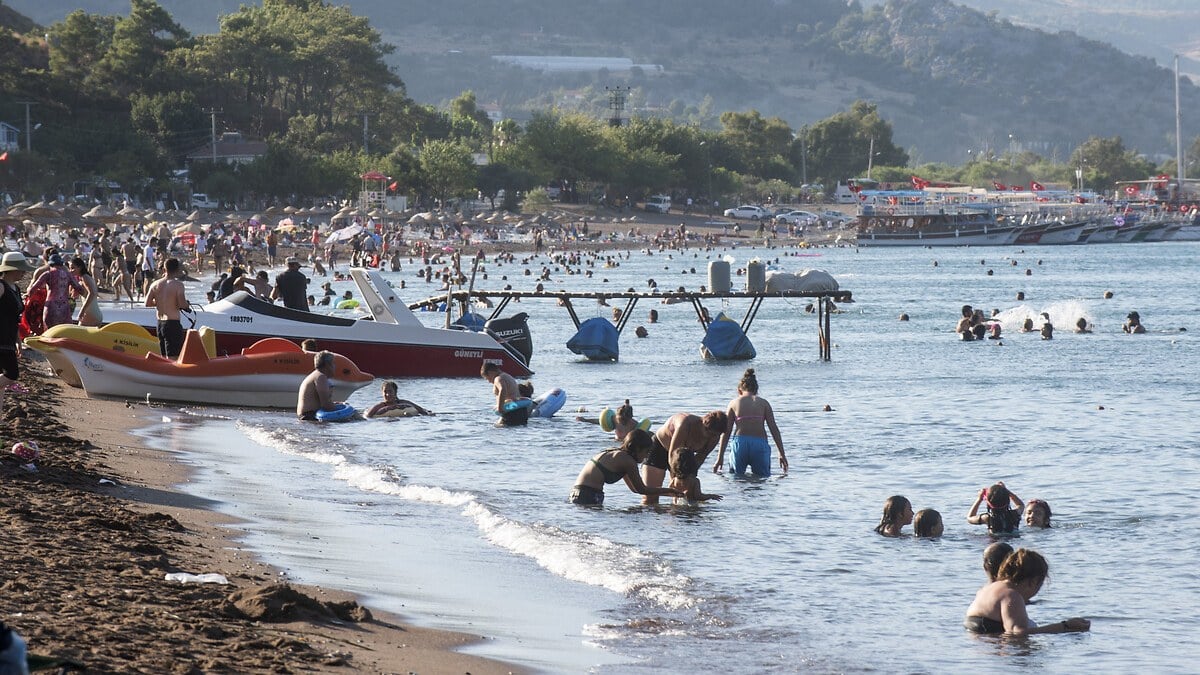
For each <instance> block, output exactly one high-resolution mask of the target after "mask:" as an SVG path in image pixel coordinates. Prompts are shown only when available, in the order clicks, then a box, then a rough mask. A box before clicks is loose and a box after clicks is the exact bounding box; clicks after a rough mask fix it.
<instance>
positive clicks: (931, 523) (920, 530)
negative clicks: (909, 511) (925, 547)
mask: <svg viewBox="0 0 1200 675" xmlns="http://www.w3.org/2000/svg"><path fill="white" fill-rule="evenodd" d="M912 524H913V534H914V535H916V536H918V537H928V538H931V539H932V538H937V537H940V536H942V531H943V530H944V529H945V525H944V524H943V523H942V514H940V513H938V512H937V511H935V510H934V509H921V510H920V511H917V515H915V516H913V523H912Z"/></svg>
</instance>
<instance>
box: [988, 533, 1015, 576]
mask: <svg viewBox="0 0 1200 675" xmlns="http://www.w3.org/2000/svg"><path fill="white" fill-rule="evenodd" d="M1012 552H1013V547H1012V546H1010V545H1009V544H1008V543H1006V542H1003V541H998V542H996V543H994V544H992V545H991V546H988V547H987V548H985V549H983V571H984V572H987V575H988V579H991V580H992V581H995V580H996V574H997V573H998V572H999V571H1000V565H1001V564H1002V563H1003V562H1004V560H1005V558H1007V557H1008V556H1010V555H1012Z"/></svg>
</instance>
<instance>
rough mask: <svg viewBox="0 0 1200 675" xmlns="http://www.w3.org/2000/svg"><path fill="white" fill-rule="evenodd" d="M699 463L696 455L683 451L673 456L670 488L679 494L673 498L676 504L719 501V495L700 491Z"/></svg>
mask: <svg viewBox="0 0 1200 675" xmlns="http://www.w3.org/2000/svg"><path fill="white" fill-rule="evenodd" d="M699 472H700V463H699V462H698V461H696V453H694V452H692V451H691V450H683V451H681V452H678V453H676V454H675V455H674V457H673V458H672V461H671V487H672V488H673V489H675V490H676V491H677V492H678V493H679V494H678V495H677V496H676V497H675V503H676V504H689V505H690V504H696V503H697V502H706V501H710V500H711V501H720V500H721V499H722V497H721V495H715V494H705V492H704V491H703V490H701V489H700V478H699V477H698V476H697V475H696V474H698V473H699Z"/></svg>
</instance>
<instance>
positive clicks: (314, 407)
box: [296, 351, 338, 422]
mask: <svg viewBox="0 0 1200 675" xmlns="http://www.w3.org/2000/svg"><path fill="white" fill-rule="evenodd" d="M333 369H334V365H333V352H329V351H323V352H317V353H316V354H313V371H312V372H311V373H309V375H308V377H306V378H304V381H303V382H301V383H300V392H299V394H298V396H297V400H296V417H298V418H300V419H301V420H305V421H307V422H315V421H316V420H317V411H318V410H333V409H334V408H336V407H337V405H338V401H335V400H333V386H332V385H331V384H330V383H329V378H330V377H332V376H333Z"/></svg>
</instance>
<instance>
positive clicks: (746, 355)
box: [700, 312, 758, 361]
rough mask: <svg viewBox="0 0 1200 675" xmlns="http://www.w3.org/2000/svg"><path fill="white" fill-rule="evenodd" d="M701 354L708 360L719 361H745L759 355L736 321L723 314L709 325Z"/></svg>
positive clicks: (718, 315)
mask: <svg viewBox="0 0 1200 675" xmlns="http://www.w3.org/2000/svg"><path fill="white" fill-rule="evenodd" d="M700 344H701V345H702V347H701V348H700V352H701V353H702V354H704V358H706V359H716V360H718V361H744V360H746V359H752V358H754V357H755V356H757V355H758V352H756V351H754V345H752V344H750V338H748V337H746V334H745V333H743V332H742V327H741V326H739V325H738V323H737V322H736V321H734V320H733V319H730V318H729V317H727V316H725V313H724V312H722V313H720V314H717V318H716V319H715V320H714V321H713V322H712V323H710V324H709V325H708V332H707V333H705V335H704V340H703V341H701V343H700Z"/></svg>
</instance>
